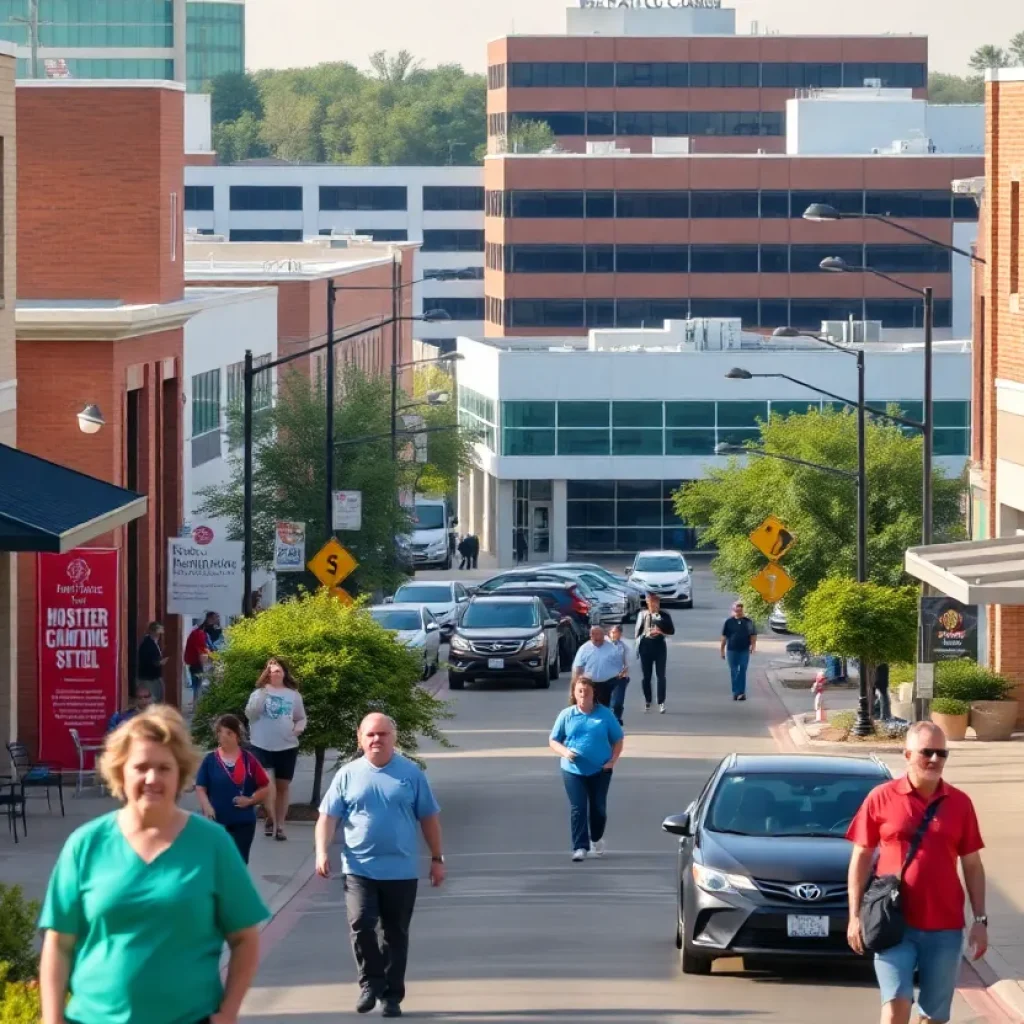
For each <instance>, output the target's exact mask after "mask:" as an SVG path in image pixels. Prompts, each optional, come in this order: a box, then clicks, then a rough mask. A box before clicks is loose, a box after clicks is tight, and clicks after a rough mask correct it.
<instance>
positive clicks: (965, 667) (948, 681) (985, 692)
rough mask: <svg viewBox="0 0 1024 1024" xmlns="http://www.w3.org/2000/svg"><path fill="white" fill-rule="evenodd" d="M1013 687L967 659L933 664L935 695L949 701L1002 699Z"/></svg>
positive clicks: (971, 701) (1003, 678)
mask: <svg viewBox="0 0 1024 1024" xmlns="http://www.w3.org/2000/svg"><path fill="white" fill-rule="evenodd" d="M1012 690H1013V683H1011V682H1010V681H1009V680H1008V679H1006V678H1005V677H1004V676H1001V675H997V674H996V673H995V672H993V671H992V670H991V669H988V668H985V667H984V666H982V665H979V664H978V663H977V662H976V661H971V660H970V659H968V658H960V659H958V660H956V661H941V662H939V663H938V664H937V665H936V666H935V696H936V697H949V698H951V699H953V700H960V701H966V702H967V703H968V704H971V703H973V702H974V701H976V700H1006V699H1007V698H1008V697H1009V695H1010V692H1011V691H1012Z"/></svg>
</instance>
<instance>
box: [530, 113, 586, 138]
mask: <svg viewBox="0 0 1024 1024" xmlns="http://www.w3.org/2000/svg"><path fill="white" fill-rule="evenodd" d="M523 121H543V122H544V123H545V124H546V125H548V126H549V127H550V128H551V130H552V131H553V132H554V133H555V135H586V134H587V118H586V114H584V113H583V111H582V110H541V111H537V112H534V113H527V112H525V111H524V112H522V113H516V114H515V115H514V116H513V117H512V127H513V130H514V129H515V125H516V123H517V122H519V123H522V122H523Z"/></svg>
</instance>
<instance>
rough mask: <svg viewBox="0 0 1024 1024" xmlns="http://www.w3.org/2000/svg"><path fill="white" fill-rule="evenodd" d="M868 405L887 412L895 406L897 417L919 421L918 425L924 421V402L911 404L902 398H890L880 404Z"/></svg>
mask: <svg viewBox="0 0 1024 1024" xmlns="http://www.w3.org/2000/svg"><path fill="white" fill-rule="evenodd" d="M868 405H873V406H874V407H875V408H876V409H885V411H886V412H889V411H891V409H892V407H894V406H895V408H896V415H897V416H904V417H906V418H907V419H908V420H917V421H918V423H920V422H921V421H922V420H923V419H924V402H909V401H905V400H904V399H902V398H888V399H883V400H882V401H880V402H868Z"/></svg>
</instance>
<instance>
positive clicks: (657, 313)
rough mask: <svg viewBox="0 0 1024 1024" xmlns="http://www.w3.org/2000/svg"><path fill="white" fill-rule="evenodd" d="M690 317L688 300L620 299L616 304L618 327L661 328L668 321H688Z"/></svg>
mask: <svg viewBox="0 0 1024 1024" xmlns="http://www.w3.org/2000/svg"><path fill="white" fill-rule="evenodd" d="M689 315H690V303H689V300H687V299H619V300H618V302H617V303H616V320H617V324H616V326H618V327H643V326H645V325H650V326H652V327H655V326H656V327H660V326H661V325H662V324H663V323H664V321H666V320H686V319H687V318H688V317H689Z"/></svg>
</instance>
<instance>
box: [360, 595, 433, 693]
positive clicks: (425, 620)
mask: <svg viewBox="0 0 1024 1024" xmlns="http://www.w3.org/2000/svg"><path fill="white" fill-rule="evenodd" d="M367 611H368V612H369V613H370V616H371V617H372V618H373V621H374V622H376V623H379V624H380V625H381V626H383V627H384V628H385V629H390V630H394V632H395V633H396V636H395V639H396V640H397V641H398V643H400V644H404V645H405V646H406V647H408V648H409V650H411V651H415V652H417V653H418V654H419V655H420V656H421V657H422V659H423V678H424V679H429V678H430V677H431V676H432V675H433V674H434V673H435V672H436V671H437V666H438V663H439V662H440V660H441V627H440V626H439V625H438V623H437V620H436V619H435V618H434V616H433V615H432V614H431V612H430V609H429V608H427V607H426V606H425V605H422V604H375V605H372V606H371V607H370V608H368V609H367Z"/></svg>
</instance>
